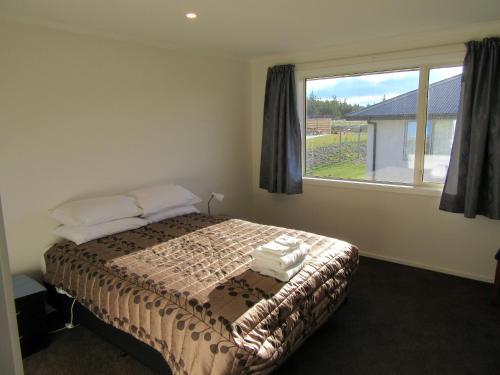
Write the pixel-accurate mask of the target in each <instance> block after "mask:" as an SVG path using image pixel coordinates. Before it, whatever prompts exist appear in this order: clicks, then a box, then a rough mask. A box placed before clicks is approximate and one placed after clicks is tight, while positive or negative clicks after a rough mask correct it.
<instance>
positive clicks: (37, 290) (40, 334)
mask: <svg viewBox="0 0 500 375" xmlns="http://www.w3.org/2000/svg"><path fill="white" fill-rule="evenodd" d="M12 284H13V286H14V298H15V304H16V315H17V326H18V329H19V340H20V342H21V352H22V354H23V357H26V356H28V355H30V354H33V353H35V352H37V351H39V350H40V349H43V348H45V347H46V346H47V345H48V344H49V334H48V330H47V320H46V316H45V292H46V291H47V289H45V288H44V287H43V286H42V285H40V284H39V283H38V282H36V281H35V280H33V279H31V278H29V277H28V276H25V275H19V276H14V277H13V278H12Z"/></svg>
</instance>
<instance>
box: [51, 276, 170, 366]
mask: <svg viewBox="0 0 500 375" xmlns="http://www.w3.org/2000/svg"><path fill="white" fill-rule="evenodd" d="M45 286H46V287H47V302H48V303H49V304H50V305H51V306H53V307H54V308H55V309H56V310H57V311H58V312H59V313H60V314H61V315H62V316H63V318H64V319H65V321H66V322H69V321H70V319H71V305H72V304H73V301H74V300H73V298H70V297H69V296H67V295H64V294H60V293H58V292H57V291H56V288H55V287H54V286H53V285H49V284H46V285H45ZM73 324H74V325H77V324H81V325H82V326H84V327H85V328H87V329H89V330H90V331H92V332H93V333H95V334H96V335H98V336H100V337H102V338H103V339H105V340H106V341H108V342H109V343H111V344H113V345H114V346H116V347H118V348H120V349H121V350H122V351H123V352H125V353H127V354H128V355H130V356H132V357H134V358H135V359H137V360H138V361H139V362H141V363H142V364H143V365H144V366H146V367H149V368H150V369H151V370H153V371H155V372H156V373H157V374H161V375H172V371H171V370H170V367H169V366H168V364H167V362H166V361H165V359H164V358H163V356H162V355H161V354H160V352H158V351H157V350H155V349H153V348H152V347H150V346H149V345H146V344H145V343H143V342H142V341H139V340H137V339H136V338H135V337H133V336H132V335H130V334H128V333H126V332H123V331H120V330H119V329H117V328H115V327H113V326H112V325H110V324H107V323H105V322H103V321H102V320H100V319H99V318H97V317H96V316H95V315H94V314H92V313H91V312H90V311H89V310H87V309H86V308H85V307H84V306H82V305H81V304H80V303H79V302H78V301H76V302H75V304H74V306H73Z"/></svg>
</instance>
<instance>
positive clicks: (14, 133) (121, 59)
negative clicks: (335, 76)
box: [0, 20, 250, 274]
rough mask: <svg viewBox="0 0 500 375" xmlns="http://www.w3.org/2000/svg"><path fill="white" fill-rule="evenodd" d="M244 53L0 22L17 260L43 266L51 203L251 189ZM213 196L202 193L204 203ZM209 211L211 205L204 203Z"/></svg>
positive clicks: (8, 200) (2, 145)
mask: <svg viewBox="0 0 500 375" xmlns="http://www.w3.org/2000/svg"><path fill="white" fill-rule="evenodd" d="M247 80H248V65H247V63H245V62H241V61H235V60H228V59H224V58H217V57H208V56H202V55H197V54H194V53H193V54H189V53H186V52H178V51H169V50H166V49H159V48H150V47H146V46H141V45H135V44H131V43H126V42H119V41H113V40H111V39H105V38H99V37H94V36H85V35H77V34H71V33H69V32H63V31H56V30H50V29H44V28H39V27H35V26H29V25H24V24H20V23H16V22H14V21H6V20H3V21H2V20H0V87H1V90H0V127H1V135H0V192H1V194H2V198H3V203H4V214H5V219H6V230H7V239H8V244H9V255H10V262H11V269H12V271H13V272H14V273H19V272H26V271H27V272H29V273H33V274H36V273H37V272H38V270H39V269H40V256H41V254H42V253H43V251H44V249H45V248H46V247H47V246H48V245H50V244H51V243H52V242H53V241H54V239H55V238H54V237H53V236H52V235H51V234H50V233H51V231H52V229H53V228H54V227H55V226H56V223H55V222H54V221H52V220H50V219H48V218H47V216H46V213H47V210H48V209H50V208H52V207H54V206H56V205H58V204H60V203H62V202H64V201H66V200H70V199H75V198H80V197H86V196H92V195H96V194H103V193H116V192H121V191H126V190H128V189H131V188H135V187H138V186H141V185H144V184H148V183H151V182H156V181H163V180H168V181H175V182H178V183H180V184H183V185H184V186H186V187H188V188H190V189H191V190H193V191H194V192H195V193H196V194H198V195H200V196H201V197H203V198H205V199H206V198H207V197H208V196H209V194H210V192H211V191H220V192H223V193H224V194H226V199H225V200H224V202H222V204H219V203H218V204H217V205H214V210H215V211H218V212H224V213H228V214H231V215H238V216H245V214H246V212H247V207H246V203H247V202H248V197H249V193H250V191H249V188H250V180H249V176H250V175H249V164H248V162H249V148H248V147H249V144H248V142H247V141H246V140H247V139H248V135H247V133H248V126H247V123H246V122H245V121H246V118H247V116H246V112H247V107H246V104H247V102H248V97H247V94H246V91H247V85H248V82H247ZM205 202H206V201H205ZM200 208H202V209H205V203H203V205H201V206H200Z"/></svg>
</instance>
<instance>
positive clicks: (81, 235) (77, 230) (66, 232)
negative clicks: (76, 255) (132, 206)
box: [54, 217, 148, 245]
mask: <svg viewBox="0 0 500 375" xmlns="http://www.w3.org/2000/svg"><path fill="white" fill-rule="evenodd" d="M147 224H148V222H147V221H146V220H144V219H140V218H138V217H132V218H128V219H120V220H113V221H110V222H107V223H101V224H96V225H89V226H84V225H81V226H77V227H73V226H68V225H61V226H59V227H57V228H56V229H55V230H54V234H55V235H57V236H59V237H62V238H66V239H67V240H70V241H73V242H74V243H76V244H77V245H80V244H82V243H85V242H88V241H92V240H95V239H96V238H101V237H106V236H109V235H111V234H115V233H120V232H125V231H126V230H131V229H136V228H139V227H143V226H145V225H147Z"/></svg>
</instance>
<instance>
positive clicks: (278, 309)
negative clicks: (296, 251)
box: [45, 214, 358, 375]
mask: <svg viewBox="0 0 500 375" xmlns="http://www.w3.org/2000/svg"><path fill="white" fill-rule="evenodd" d="M283 233H286V234H289V235H292V236H297V237H299V238H301V239H303V240H304V241H305V242H306V243H308V244H310V245H311V259H310V260H309V261H308V263H307V264H306V266H305V267H304V268H303V269H302V270H301V271H300V272H299V273H298V274H297V275H295V276H294V277H293V278H292V279H291V280H290V281H289V282H288V283H283V282H280V281H278V280H276V279H273V278H271V277H267V276H262V275H260V274H258V273H256V272H254V271H252V270H250V269H249V266H248V265H249V262H250V260H251V257H250V255H249V254H250V252H251V251H252V249H253V248H254V247H255V246H258V245H262V244H263V243H265V242H267V241H270V240H272V239H273V238H275V237H276V236H277V235H279V234H283ZM45 259H46V263H47V273H46V275H45V279H46V281H47V282H48V283H50V284H52V285H55V286H58V287H61V288H63V289H65V290H67V291H68V292H70V293H71V294H72V295H73V296H75V297H76V298H77V299H78V301H79V302H80V303H81V304H83V305H84V306H85V307H87V308H88V309H89V310H90V311H92V312H93V313H94V314H95V315H96V316H97V317H99V318H100V319H102V320H103V321H105V322H107V323H109V324H111V325H113V326H115V327H116V328H119V329H121V330H123V331H125V332H128V333H130V334H131V335H133V336H134V337H136V338H137V339H139V340H141V341H143V342H145V343H147V344H148V345H150V346H152V347H153V348H155V349H156V350H158V351H159V352H160V353H162V355H163V356H164V357H165V360H166V361H167V363H168V364H169V366H170V368H171V369H172V372H173V373H174V374H193V375H196V374H253V373H268V372H270V371H272V370H273V369H274V368H276V367H277V366H278V365H279V364H280V363H281V362H282V361H283V359H285V358H286V357H287V356H288V355H290V354H291V353H292V352H293V351H294V350H295V349H297V347H298V346H299V345H300V344H301V343H302V342H303V341H304V340H305V339H306V338H307V337H308V336H309V335H310V334H311V333H312V332H314V330H316V329H317V328H318V327H319V326H320V325H321V324H322V323H323V322H325V320H326V319H328V317H330V316H331V315H332V314H333V312H334V311H335V310H336V309H337V307H338V306H339V305H340V303H341V302H342V301H343V299H344V297H345V296H346V293H347V290H348V286H349V282H350V280H351V278H352V275H353V273H354V271H355V270H356V268H357V265H358V251H357V249H356V247H354V246H353V245H350V244H348V243H346V242H343V241H339V240H336V239H333V238H328V237H324V236H319V235H315V234H312V233H307V232H301V231H295V230H290V229H284V228H278V227H272V226H265V225H260V224H255V223H251V222H247V221H243V220H237V219H224V218H214V217H209V216H206V215H203V214H189V215H184V216H179V217H176V218H173V219H169V220H165V221H163V222H159V223H155V224H151V225H148V226H146V227H143V228H139V229H136V230H132V231H127V232H123V233H119V234H116V235H112V236H108V237H105V238H102V239H98V240H94V241H91V242H87V243H85V244H82V245H79V246H77V245H75V244H73V243H72V242H69V241H63V242H60V243H59V244H57V245H54V246H53V247H52V248H51V249H49V250H48V251H47V253H46V254H45Z"/></svg>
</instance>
